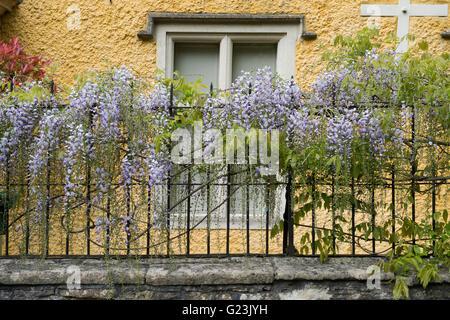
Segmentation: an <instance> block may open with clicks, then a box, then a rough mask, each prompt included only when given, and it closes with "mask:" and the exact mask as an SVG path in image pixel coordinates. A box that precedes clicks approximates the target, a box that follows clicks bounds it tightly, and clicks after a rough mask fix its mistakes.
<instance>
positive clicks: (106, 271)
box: [0, 257, 450, 300]
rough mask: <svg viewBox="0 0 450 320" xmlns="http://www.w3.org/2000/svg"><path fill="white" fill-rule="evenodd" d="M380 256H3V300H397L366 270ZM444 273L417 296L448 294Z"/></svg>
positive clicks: (449, 282) (448, 277) (416, 288)
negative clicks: (322, 260) (323, 258)
mask: <svg viewBox="0 0 450 320" xmlns="http://www.w3.org/2000/svg"><path fill="white" fill-rule="evenodd" d="M380 261H381V260H380V259H375V258H360V257H357V258H331V259H330V260H329V261H328V262H326V263H325V264H320V263H319V261H318V259H317V258H286V257H269V258H264V257H261V258H259V257H232V258H208V259H206V258H205V259H194V258H172V259H140V260H135V259H132V258H131V259H129V260H123V259H122V260H116V259H111V260H105V259H46V260H42V259H1V260H0V299H1V300H10V299H56V300H61V299H133V300H134V299H153V300H156V299H194V300H197V299H206V300H209V299H216V300H227V299H233V300H247V299H251V300H260V299H269V300H273V299H282V300H310V299H313V300H315V299H320V300H330V299H392V298H393V296H392V286H393V285H392V283H389V278H390V276H389V275H386V274H381V277H380V283H379V284H380V285H379V286H377V285H376V281H375V280H374V279H373V277H376V275H375V276H369V274H368V268H369V267H370V266H373V265H375V264H376V263H377V262H380ZM368 277H370V279H369V281H368ZM440 279H441V282H440V283H431V284H430V285H429V286H428V287H427V289H423V288H422V287H421V286H420V285H419V284H418V283H417V280H416V279H414V278H410V279H408V281H409V282H410V284H412V287H411V289H410V295H411V298H412V299H450V274H449V273H448V272H444V271H442V272H441V275H440ZM77 280H79V282H78V281H77ZM368 283H369V286H368ZM78 284H79V287H78ZM370 287H372V288H370Z"/></svg>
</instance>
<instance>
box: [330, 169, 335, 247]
mask: <svg viewBox="0 0 450 320" xmlns="http://www.w3.org/2000/svg"><path fill="white" fill-rule="evenodd" d="M335 175H336V171H335V168H334V167H333V175H332V176H331V219H332V227H331V233H332V241H333V252H335V251H336V194H335V185H336V181H335V180H336V178H335Z"/></svg>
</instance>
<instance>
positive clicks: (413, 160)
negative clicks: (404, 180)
mask: <svg viewBox="0 0 450 320" xmlns="http://www.w3.org/2000/svg"><path fill="white" fill-rule="evenodd" d="M416 172H417V166H416V108H415V106H412V116H411V201H412V205H411V219H412V221H413V225H414V228H413V232H412V244H413V245H415V244H416V236H415V231H414V230H415V222H416V180H415V175H416Z"/></svg>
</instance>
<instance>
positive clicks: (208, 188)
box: [206, 85, 212, 255]
mask: <svg viewBox="0 0 450 320" xmlns="http://www.w3.org/2000/svg"><path fill="white" fill-rule="evenodd" d="M211 86H212V85H211ZM206 179H207V181H209V180H210V179H211V167H210V166H208V169H207V171H206ZM210 202H211V186H210V184H209V183H208V184H207V185H206V214H207V217H206V233H207V234H206V253H207V254H208V255H210V254H211V213H210V211H211V204H210Z"/></svg>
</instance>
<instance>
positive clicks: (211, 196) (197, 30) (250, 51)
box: [148, 14, 304, 229]
mask: <svg viewBox="0 0 450 320" xmlns="http://www.w3.org/2000/svg"><path fill="white" fill-rule="evenodd" d="M219 16H220V15H219ZM157 17H159V18H160V21H159V23H158V24H156V23H155V21H156V20H152V21H151V23H150V27H148V29H150V28H151V32H149V34H150V35H151V36H152V37H154V38H155V39H156V44H157V67H158V68H159V69H161V70H164V71H165V74H166V76H167V77H169V76H172V75H173V73H174V71H178V72H179V73H180V74H181V75H182V76H184V77H185V78H187V80H188V81H194V80H197V79H198V78H199V77H203V83H204V84H206V85H208V86H209V84H210V83H212V84H213V86H214V87H215V88H218V89H227V88H229V87H230V86H231V83H232V81H233V80H234V79H236V77H238V76H239V75H240V73H241V71H243V70H244V71H252V70H255V69H257V68H261V67H264V66H270V67H271V69H272V70H273V71H276V72H277V73H278V74H280V75H281V76H282V77H284V78H290V77H291V76H293V75H294V74H295V47H296V44H297V40H298V39H299V38H300V35H301V34H302V31H304V30H302V29H303V18H302V17H301V18H300V19H299V18H298V17H297V18H293V17H288V18H283V19H284V20H283V19H280V18H273V17H272V18H270V19H269V20H270V21H269V20H267V21H266V20H265V19H262V20H261V21H259V17H256V18H255V17H253V16H252V17H237V19H235V17H230V20H229V21H228V20H227V19H226V18H223V17H222V16H220V17H218V18H219V19H214V17H213V18H212V20H211V22H208V19H209V16H208V17H207V18H206V19H204V18H194V19H191V17H190V16H180V15H177V14H174V18H172V17H168V16H167V14H162V16H158V15H155V16H154V17H153V18H155V19H156V18H157ZM215 17H216V16H215ZM216 18H217V17H216ZM150 20H151V19H149V21H150ZM278 21H279V22H280V23H277V22H278ZM197 22H198V23H197ZM265 22H267V23H265ZM182 169H183V166H179V165H177V166H174V169H173V170H174V171H177V170H182ZM242 169H244V170H245V167H243V166H242V165H230V166H227V167H226V168H223V169H221V171H218V172H209V171H208V172H200V173H192V174H191V176H189V175H188V173H187V172H186V173H184V174H182V175H180V176H179V177H178V178H177V179H174V181H171V187H170V196H168V193H167V191H168V188H167V186H160V187H159V190H155V192H154V201H153V207H154V212H155V213H156V215H155V216H156V217H160V218H161V219H159V220H160V221H159V222H160V223H161V224H164V223H165V217H166V216H167V215H166V212H167V209H166V208H167V207H172V206H173V205H174V204H176V203H179V202H180V205H178V206H177V208H174V209H173V210H171V212H170V213H171V214H170V221H171V227H172V228H177V227H181V228H185V227H187V226H188V224H189V226H190V227H191V228H192V227H194V226H196V227H197V228H212V229H224V228H226V226H227V211H228V210H229V211H231V212H230V213H229V215H228V218H230V221H229V222H230V228H232V229H245V228H246V227H248V228H250V229H264V228H265V227H266V224H267V220H266V217H267V215H266V213H267V212H269V213H270V215H269V218H270V219H269V223H270V227H272V226H273V224H274V223H275V222H277V221H278V219H279V218H280V217H281V216H282V214H283V210H284V202H285V197H284V187H283V186H282V185H279V186H278V187H277V189H276V190H275V191H273V190H272V191H270V192H268V189H267V187H266V186H261V185H250V186H245V185H244V186H243V187H237V185H238V184H239V183H240V182H241V180H242V179H243V175H244V174H243V173H239V171H242ZM237 172H238V173H237ZM236 173H237V174H236ZM214 174H219V175H222V177H221V178H220V179H219V180H218V181H216V182H215V183H214V185H211V186H210V187H208V188H204V189H202V191H201V192H198V193H196V194H195V195H194V196H193V197H191V199H190V201H189V203H188V202H187V201H184V202H183V203H181V200H183V199H186V197H187V195H188V194H189V193H188V186H187V184H189V185H190V187H191V190H194V189H196V188H198V187H199V185H201V184H202V183H205V181H208V176H209V175H214ZM278 178H280V177H278ZM227 182H229V183H231V186H227ZM230 191H231V194H232V196H231V197H229V201H228V203H226V201H227V195H228V194H230ZM248 194H251V195H252V196H251V198H250V199H248V198H249V197H248ZM247 200H249V201H247ZM169 202H170V203H169ZM268 206H269V207H270V208H268ZM213 209H214V211H213V212H212V213H211V214H210V215H209V216H208V215H207V212H211V210H213ZM158 213H159V214H158ZM247 215H248V216H249V217H250V219H249V221H248V222H247V220H246V217H247ZM187 217H188V221H187V219H186V218H187Z"/></svg>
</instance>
